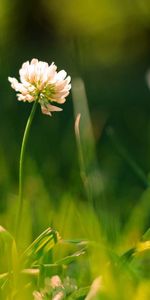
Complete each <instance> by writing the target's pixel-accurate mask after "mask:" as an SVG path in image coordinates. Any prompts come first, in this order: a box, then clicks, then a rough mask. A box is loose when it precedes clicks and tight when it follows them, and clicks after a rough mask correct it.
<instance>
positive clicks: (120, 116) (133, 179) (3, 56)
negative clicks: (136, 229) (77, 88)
mask: <svg viewBox="0 0 150 300" xmlns="http://www.w3.org/2000/svg"><path fill="white" fill-rule="evenodd" d="M33 57H35V58H38V59H40V60H42V61H47V62H48V63H49V64H50V63H51V62H52V61H54V62H55V63H56V65H57V66H58V69H59V70H60V69H65V70H66V71H67V73H68V74H69V75H71V77H72V79H74V78H76V77H80V78H82V80H83V81H84V84H85V89H86V94H87V99H88V105H89V111H90V115H91V121H92V126H93V133H94V137H95V143H96V154H97V161H98V165H99V167H98V168H99V171H100V173H101V177H100V178H101V179H100V180H102V182H103V192H99V193H98V194H97V195H96V200H95V201H96V207H97V208H99V209H100V210H101V208H102V209H103V216H104V215H106V216H109V220H112V223H113V226H114V223H115V222H116V220H117V222H119V224H121V225H120V226H123V225H124V224H125V223H126V221H127V220H128V219H129V218H130V214H131V212H132V209H133V208H135V207H136V206H137V205H138V204H139V203H140V201H141V197H142V195H143V193H144V191H145V190H147V189H148V188H149V170H150V91H149V90H148V87H147V83H146V77H145V76H146V72H147V70H148V68H149V67H150V1H149V0H132V1H129V0H124V1H119V0H114V1H113V0H81V1H79V0H76V1H75V0H70V1H68V0H58V1H56V0H49V1H48V0H43V1H42V0H41V1H40V0H30V1H26V2H24V1H20V0H13V1H9V0H0V94H1V109H0V197H1V199H0V221H1V224H2V225H3V226H4V225H5V226H6V227H8V226H10V224H11V225H12V224H13V222H14V219H15V209H14V207H15V205H16V204H15V203H16V201H17V191H18V161H19V153H20V145H21V140H22V136H23V131H24V128H25V124H26V120H27V118H28V115H29V112H30V110H31V105H30V104H28V103H19V102H17V100H16V95H15V92H14V91H13V90H12V89H11V87H10V84H9V82H8V79H7V78H8V76H12V77H17V78H18V74H19V73H18V71H19V69H20V67H21V65H22V63H23V62H25V61H27V60H31V59H32V58H33ZM81 118H82V116H81ZM85 131H86V128H85ZM93 168H94V167H93ZM96 168H97V166H96ZM25 174H26V176H25V187H24V188H25V195H26V198H27V200H28V201H29V202H30V203H31V208H32V215H33V218H32V220H33V221H32V222H33V226H35V228H34V230H35V231H38V229H39V228H38V226H39V227H40V226H43V227H44V226H46V225H47V224H49V223H51V222H52V211H53V210H52V209H51V207H53V209H55V210H56V211H58V210H59V207H60V206H61V205H62V203H63V202H64V203H65V202H66V201H68V202H69V201H71V200H70V199H73V201H75V203H76V205H78V203H82V202H84V203H86V201H87V200H86V194H85V192H84V188H83V185H82V180H81V178H80V168H79V162H78V152H77V146H76V140H75V134H74V112H73V102H72V96H71V95H70V96H69V97H68V99H67V102H66V103H65V105H64V106H63V112H62V113H54V114H53V116H52V118H49V117H47V116H44V115H42V114H41V112H40V107H39V108H38V111H37V114H36V117H35V120H34V122H33V126H32V130H31V136H30V140H29V143H28V147H27V156H26V166H25ZM99 184H101V183H99ZM102 194H103V195H102ZM149 197H150V196H149V193H148V194H147V198H146V199H147V200H146V201H147V202H146V203H148V202H149ZM102 198H103V200H102ZM68 202H67V203H68ZM146 205H147V204H146ZM147 207H148V206H146V209H145V210H146V211H147ZM66 214H67V209H66ZM10 216H11V217H10ZM37 220H38V222H37ZM146 220H148V218H146ZM58 223H59V220H58ZM56 224H57V221H56ZM147 225H148V221H145V223H144V226H145V227H147ZM12 226H13V225H12Z"/></svg>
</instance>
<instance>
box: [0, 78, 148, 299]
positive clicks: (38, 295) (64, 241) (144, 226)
mask: <svg viewBox="0 0 150 300" xmlns="http://www.w3.org/2000/svg"><path fill="white" fill-rule="evenodd" d="M72 94H73V103H74V112H75V136H76V141H77V151H78V156H79V166H80V171H79V176H81V180H82V182H83V190H84V193H83V194H84V197H82V199H76V197H75V195H73V193H71V192H70V191H69V190H68V191H66V192H65V193H64V194H63V195H62V198H61V200H60V203H59V206H55V205H54V202H53V200H52V199H50V195H49V194H48V193H47V190H46V187H45V185H44V181H43V179H42V176H41V175H40V174H39V172H36V163H35V162H33V161H31V160H30V158H28V160H29V164H28V169H29V170H28V171H29V175H27V176H26V178H25V179H24V183H23V184H24V195H23V197H24V203H25V204H24V208H23V214H22V220H21V223H20V222H19V225H18V226H19V228H18V229H19V236H20V237H19V241H18V240H17V239H16V238H15V237H14V236H15V234H14V232H15V224H16V220H15V219H14V218H15V211H16V210H17V197H14V196H11V194H10V193H8V196H7V197H8V198H9V207H8V208H7V213H6V215H4V216H3V215H2V214H1V221H2V224H1V225H2V226H1V227H0V299H2V300H3V299H8V300H13V299H14V300H17V299H18V300H28V299H29V300H30V299H34V300H42V299H45V300H48V299H53V300H56V299H57V300H58V299H72V300H73V299H80V300H81V299H86V300H90V299H95V300H96V299H97V300H98V299H102V300H127V299H131V300H148V299H150V288H149V286H150V230H149V229H148V223H149V209H150V201H149V198H150V189H149V185H148V184H147V186H146V188H145V191H144V192H143V195H142V197H141V199H140V201H138V203H137V205H135V207H134V209H132V211H131V213H130V217H129V218H128V219H127V220H126V221H125V222H124V226H122V225H121V224H120V223H121V222H120V216H119V215H117V214H113V212H111V211H110V210H109V207H108V206H107V205H106V197H107V193H106V190H105V182H104V178H103V174H102V173H101V170H100V167H99V164H98V159H97V156H96V145H95V139H94V135H93V131H92V124H91V119H90V114H89V109H88V104H87V97H86V92H85V86H84V82H83V80H82V79H81V78H77V79H76V80H74V81H73V83H72ZM111 138H112V136H111ZM117 145H118V144H117ZM120 149H121V150H120ZM119 150H120V151H121V155H123V156H124V157H125V159H127V161H128V163H129V164H130V166H131V168H133V170H134V172H135V174H136V175H137V176H139V177H140V178H141V180H144V182H145V181H146V179H145V177H144V176H143V173H142V172H141V171H140V170H139V168H138V166H137V165H136V164H135V163H134V161H133V160H132V158H130V157H129V156H128V155H127V154H126V151H123V150H122V148H121V147H119ZM31 165H32V168H31ZM2 167H3V168H4V170H5V172H6V173H7V165H5V163H4V162H3V166H2ZM12 198H13V199H12ZM109 201H111V199H109ZM6 228H7V229H6Z"/></svg>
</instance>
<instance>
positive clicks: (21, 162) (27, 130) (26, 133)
mask: <svg viewBox="0 0 150 300" xmlns="http://www.w3.org/2000/svg"><path fill="white" fill-rule="evenodd" d="M37 104H38V98H37V100H36V101H35V102H34V104H33V107H32V110H31V113H30V115H29V118H28V120H27V124H26V127H25V131H24V135H23V139H22V145H21V151H20V160H19V207H18V214H17V223H16V232H15V236H16V239H18V235H19V228H20V223H21V218H22V211H23V166H24V158H25V151H26V145H27V141H28V137H29V133H30V129H31V124H32V121H33V118H34V115H35V111H36V108H37Z"/></svg>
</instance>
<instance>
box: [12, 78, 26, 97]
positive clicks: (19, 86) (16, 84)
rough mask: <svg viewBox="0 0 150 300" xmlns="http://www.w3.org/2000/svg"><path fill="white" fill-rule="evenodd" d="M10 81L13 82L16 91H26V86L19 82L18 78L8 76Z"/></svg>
mask: <svg viewBox="0 0 150 300" xmlns="http://www.w3.org/2000/svg"><path fill="white" fill-rule="evenodd" d="M8 80H9V82H10V83H11V87H12V88H13V89H14V90H15V91H16V92H21V93H22V91H25V88H24V86H23V84H21V83H20V82H18V80H17V79H16V78H12V77H8Z"/></svg>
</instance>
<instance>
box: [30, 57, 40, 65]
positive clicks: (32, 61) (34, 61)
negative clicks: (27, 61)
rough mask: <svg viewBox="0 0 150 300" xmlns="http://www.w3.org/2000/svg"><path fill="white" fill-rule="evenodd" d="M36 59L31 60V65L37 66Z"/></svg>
mask: <svg viewBox="0 0 150 300" xmlns="http://www.w3.org/2000/svg"><path fill="white" fill-rule="evenodd" d="M38 62H39V61H38V59H37V58H33V59H32V60H31V65H36V64H38Z"/></svg>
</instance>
